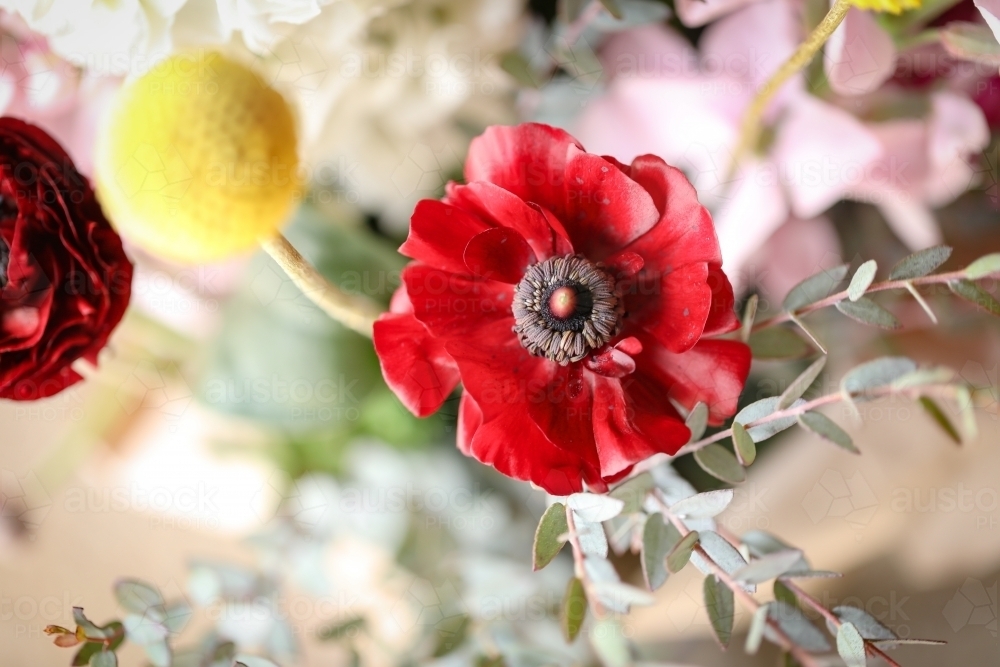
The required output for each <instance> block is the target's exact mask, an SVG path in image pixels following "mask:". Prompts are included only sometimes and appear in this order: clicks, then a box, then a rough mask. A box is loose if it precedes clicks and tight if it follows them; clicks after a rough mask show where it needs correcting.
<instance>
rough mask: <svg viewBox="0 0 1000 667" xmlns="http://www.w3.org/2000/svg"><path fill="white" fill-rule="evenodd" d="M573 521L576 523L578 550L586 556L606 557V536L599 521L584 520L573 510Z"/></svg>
mask: <svg viewBox="0 0 1000 667" xmlns="http://www.w3.org/2000/svg"><path fill="white" fill-rule="evenodd" d="M573 523H574V524H575V525H576V539H577V540H578V541H579V542H580V550H581V551H583V553H584V554H585V555H587V556H596V557H598V558H607V557H608V536H607V535H606V534H605V532H604V527H603V526H602V525H601V524H599V523H594V522H592V521H585V520H584V519H583V518H582V517H581V516H579V515H578V514H577V513H576V512H573Z"/></svg>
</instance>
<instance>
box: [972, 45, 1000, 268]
mask: <svg viewBox="0 0 1000 667" xmlns="http://www.w3.org/2000/svg"><path fill="white" fill-rule="evenodd" d="M997 48H998V49H1000V45H998V46H997ZM994 273H1000V252H994V253H991V254H989V255H986V256H984V257H980V258H979V259H977V260H976V261H974V262H973V263H972V264H969V265H968V266H967V267H965V277H966V278H968V279H969V280H979V279H980V278H985V277H986V276H989V275H993V274H994Z"/></svg>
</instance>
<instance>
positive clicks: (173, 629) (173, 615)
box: [163, 600, 194, 635]
mask: <svg viewBox="0 0 1000 667" xmlns="http://www.w3.org/2000/svg"><path fill="white" fill-rule="evenodd" d="M193 614H194V611H193V610H192V609H191V605H189V604H188V603H187V602H186V601H184V600H177V601H176V602H172V603H170V604H169V605H167V607H166V610H165V612H164V614H163V625H164V626H165V627H166V628H167V630H168V631H169V632H170V634H174V635H176V634H180V632H181V631H182V630H183V629H184V628H185V626H187V624H188V621H190V620H191V616H192V615H193Z"/></svg>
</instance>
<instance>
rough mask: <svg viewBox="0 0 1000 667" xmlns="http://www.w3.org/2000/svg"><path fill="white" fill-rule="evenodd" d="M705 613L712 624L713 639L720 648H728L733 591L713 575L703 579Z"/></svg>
mask: <svg viewBox="0 0 1000 667" xmlns="http://www.w3.org/2000/svg"><path fill="white" fill-rule="evenodd" d="M704 593H705V611H707V612H708V619H709V621H711V622H712V630H714V631H715V638H716V639H717V640H718V641H719V644H720V645H721V646H722V648H726V647H727V646H729V640H730V639H732V636H733V618H734V617H735V614H736V610H735V606H734V604H733V591H732V590H730V589H729V588H727V587H726V586H725V584H723V583H722V582H721V581H719V579H718V578H717V577H715V576H714V575H709V576H707V577H705V585H704Z"/></svg>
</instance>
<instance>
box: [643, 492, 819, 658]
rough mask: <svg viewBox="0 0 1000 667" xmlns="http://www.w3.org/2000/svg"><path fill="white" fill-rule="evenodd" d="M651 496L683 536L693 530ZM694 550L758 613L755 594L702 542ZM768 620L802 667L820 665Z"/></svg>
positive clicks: (662, 501) (751, 609) (787, 649)
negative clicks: (736, 578) (741, 583)
mask: <svg viewBox="0 0 1000 667" xmlns="http://www.w3.org/2000/svg"><path fill="white" fill-rule="evenodd" d="M651 497H652V498H653V500H654V501H655V502H656V504H657V506H658V507H659V508H660V512H661V513H662V514H663V516H664V517H666V518H667V520H669V521H670V523H672V524H673V526H674V528H676V529H677V532H679V533H680V534H681V536H682V537H683V536H685V535H687V534H688V533H690V532H691V529H690V528H688V527H687V525H686V524H685V523H684V521H683V520H682V519H681V518H680V517H679V516H677V515H676V514H675V513H673V512H671V511H670V507H669V506H668V505H667V503H666V501H664V499H663V497H662V496H661V495H660V492H659V490H655V491H653V493H652V494H651ZM693 551H694V552H696V553H697V554H698V555H699V556H701V557H702V558H703V559H704V561H705V562H706V563H707V564H708V568H709V570H711V572H712V574H713V575H714V576H715V577H716V578H717V579H718V580H719V581H720V582H722V583H723V585H725V587H726V588H728V589H729V590H731V591H732V592H733V595H734V596H736V597H737V598H739V599H740V602H741V603H743V606H745V607H746V608H747V609H748V610H749V611H750V612H751V613H756V612H757V610H758V609H760V608H761V604H760V602H758V601H757V599H756V598H755V597H754V596H752V595H751V594H750V593H748V592H747V591H746V589H745V588H743V586H741V585H740V583H739V582H738V581H736V580H735V579H734V578H733V577H732V576H731V575H730V574H729V573H728V572H726V571H725V570H724V569H723V568H722V566H720V565H719V564H718V563H716V562H715V559H713V558H712V556H710V555H709V553H708V552H707V551H706V550H705V549H703V548H702V547H701V545H700V544H696V545H695V547H694V549H693ZM766 622H767V624H768V626H770V628H771V629H772V630H773V631H774V633H775V635H776V636H777V637H778V640H779V644H780V645H781V647H782V648H783V649H785V650H786V651H788V652H789V653H791V654H792V656H794V657H795V659H796V660H798V662H799V663H800V664H801V665H802V667H820V663H819V661H818V660H816V658H815V657H814V656H813V655H812V654H811V653H809V652H808V651H806V650H804V649H803V648H802V647H800V646H798V645H797V644H796V643H795V642H794V641H792V639H791V638H790V637H789V636H788V634H787V633H785V631H784V630H782V629H781V626H780V625H779V624H778V622H777V621H776V620H774V619H772V618H768V619H767V621H766Z"/></svg>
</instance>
